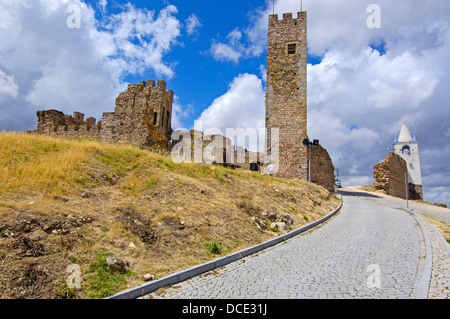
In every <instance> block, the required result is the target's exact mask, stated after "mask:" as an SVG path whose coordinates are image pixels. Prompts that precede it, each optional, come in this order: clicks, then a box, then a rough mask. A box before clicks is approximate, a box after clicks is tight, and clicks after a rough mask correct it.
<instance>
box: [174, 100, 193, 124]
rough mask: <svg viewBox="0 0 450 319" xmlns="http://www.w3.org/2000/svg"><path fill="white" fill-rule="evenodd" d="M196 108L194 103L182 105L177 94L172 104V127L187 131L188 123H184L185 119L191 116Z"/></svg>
mask: <svg viewBox="0 0 450 319" xmlns="http://www.w3.org/2000/svg"><path fill="white" fill-rule="evenodd" d="M193 111H194V109H193V107H192V105H189V104H188V105H181V103H180V98H179V97H178V96H177V95H175V96H174V99H173V105H172V128H173V130H174V131H177V130H180V131H185V130H188V129H187V128H186V126H187V125H185V124H184V120H186V119H187V118H189V117H190V116H191V115H192V113H193Z"/></svg>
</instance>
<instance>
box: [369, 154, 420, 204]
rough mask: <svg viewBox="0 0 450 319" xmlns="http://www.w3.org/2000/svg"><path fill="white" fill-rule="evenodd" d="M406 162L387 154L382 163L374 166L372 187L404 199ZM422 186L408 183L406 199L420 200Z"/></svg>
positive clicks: (394, 155) (395, 155)
mask: <svg viewBox="0 0 450 319" xmlns="http://www.w3.org/2000/svg"><path fill="white" fill-rule="evenodd" d="M405 174H407V167H406V161H405V160H404V159H403V158H401V157H400V156H399V155H397V154H394V153H389V155H388V156H386V159H385V160H384V162H382V163H379V164H375V165H374V177H375V182H374V187H375V188H376V189H378V190H382V191H384V192H385V193H386V194H388V195H391V196H395V197H399V198H403V199H406V178H405ZM421 188H422V186H421V185H414V184H412V183H408V198H409V199H422V189H421Z"/></svg>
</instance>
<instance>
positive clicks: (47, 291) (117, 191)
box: [0, 132, 339, 298]
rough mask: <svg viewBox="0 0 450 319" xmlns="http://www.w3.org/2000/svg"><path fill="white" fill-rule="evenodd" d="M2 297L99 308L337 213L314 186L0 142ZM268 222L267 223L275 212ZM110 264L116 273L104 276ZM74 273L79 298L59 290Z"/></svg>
mask: <svg viewBox="0 0 450 319" xmlns="http://www.w3.org/2000/svg"><path fill="white" fill-rule="evenodd" d="M0 169H1V180H0V298H104V297H108V296H110V295H113V294H115V293H116V292H119V291H121V290H124V289H127V288H130V287H134V286H137V285H140V284H142V283H143V282H144V279H143V276H144V275H145V274H151V275H153V276H154V277H155V278H162V277H164V276H166V275H168V274H170V273H173V272H176V271H179V270H182V269H186V268H190V267H192V266H194V265H197V264H201V263H204V262H206V261H208V260H212V259H216V258H218V257H220V256H224V255H227V254H230V253H232V252H235V251H239V250H242V249H244V248H247V247H250V246H253V245H256V244H259V243H261V242H264V241H267V240H269V239H271V238H273V237H274V236H278V235H279V234H280V233H282V230H280V229H277V228H276V227H274V225H273V222H275V221H284V222H286V224H287V225H289V224H291V225H290V226H289V227H291V229H295V228H299V227H301V226H303V225H306V224H309V223H311V222H313V221H315V220H318V219H320V218H322V217H323V216H325V215H327V214H328V213H330V212H331V211H333V210H334V209H335V208H336V207H338V205H339V201H338V200H337V199H336V198H335V197H334V196H332V195H331V194H330V193H329V192H328V191H327V190H325V189H324V188H322V187H320V186H317V185H315V184H310V183H308V182H307V181H303V180H300V179H289V180H288V179H280V178H271V177H268V176H262V175H260V174H259V173H252V172H246V171H237V170H232V169H230V168H225V167H223V166H219V165H206V164H186V163H181V164H176V163H174V162H173V161H172V160H171V159H170V157H168V156H164V155H162V154H157V153H152V152H150V151H147V150H143V149H139V148H135V147H131V146H119V145H111V144H106V143H99V142H93V141H83V140H64V139H57V138H51V137H44V136H35V135H30V134H27V133H6V132H3V133H0ZM274 213H276V217H275V214H274ZM108 256H114V257H117V258H119V259H120V260H122V261H124V262H125V263H126V272H124V273H120V272H115V271H111V270H109V269H108V268H107V267H106V264H105V261H106V258H107V257H108ZM72 264H75V265H78V266H79V267H80V270H81V289H77V290H72V289H69V288H68V287H67V284H66V279H67V277H68V275H69V274H68V273H67V267H68V266H69V265H72Z"/></svg>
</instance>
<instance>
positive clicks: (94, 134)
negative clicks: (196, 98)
mask: <svg viewBox="0 0 450 319" xmlns="http://www.w3.org/2000/svg"><path fill="white" fill-rule="evenodd" d="M172 103H173V92H172V91H171V90H169V91H166V83H165V82H164V81H158V84H157V86H155V81H146V82H141V83H139V84H130V85H128V90H127V91H126V92H123V93H121V94H120V95H119V96H118V97H117V99H116V107H115V110H114V112H106V113H103V115H102V120H101V121H99V122H98V123H96V119H95V118H92V117H89V118H87V119H86V121H85V120H84V114H82V113H79V112H75V113H74V114H73V116H70V115H65V114H63V113H62V112H60V111H57V110H47V111H38V112H37V117H38V124H37V130H36V131H35V132H36V133H38V134H45V135H50V136H55V137H63V138H84V139H90V140H100V141H103V142H108V143H118V144H131V145H135V146H139V147H145V148H159V149H165V150H167V149H169V147H170V145H169V140H170V137H171V133H172V129H171V124H172V123H171V119H172Z"/></svg>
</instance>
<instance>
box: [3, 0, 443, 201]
mask: <svg viewBox="0 0 450 319" xmlns="http://www.w3.org/2000/svg"><path fill="white" fill-rule="evenodd" d="M71 4H72V5H76V6H78V7H79V8H80V13H81V25H80V28H69V27H68V26H67V23H66V22H67V19H68V17H69V16H70V12H67V9H68V7H69V6H70V5H71ZM370 4H377V5H378V6H379V8H380V19H381V20H380V28H369V27H368V25H367V19H368V18H369V16H370V14H371V13H370V12H368V11H367V8H368V6H369V5H370ZM299 8H300V1H299V0H276V2H275V12H276V13H278V14H279V15H280V16H281V14H282V13H285V12H293V13H294V17H295V16H296V12H297V11H299ZM303 9H304V10H306V11H307V12H308V52H309V55H308V62H309V65H308V134H309V137H310V138H311V139H320V141H321V144H322V145H323V146H324V147H325V148H326V149H327V150H328V151H329V153H330V155H331V157H332V159H333V162H334V165H335V166H336V167H339V168H340V169H341V171H342V176H341V177H342V179H343V182H344V184H346V185H366V184H371V183H372V182H373V176H372V173H373V164H375V163H378V162H381V161H382V160H383V159H384V157H385V156H386V155H387V148H388V147H392V143H393V140H394V137H395V135H397V134H398V133H399V131H400V128H401V125H402V123H403V122H406V123H407V124H408V127H409V129H410V131H411V133H412V134H414V133H416V134H417V137H418V139H419V145H420V150H421V155H422V158H421V162H422V175H423V183H424V192H425V199H427V200H429V201H434V202H446V203H448V204H450V165H449V159H450V143H449V137H450V108H449V107H448V101H449V100H450V91H449V90H448V87H450V78H449V76H448V74H450V64H449V63H448V58H449V52H450V23H449V21H450V19H449V18H450V1H448V0H397V1H394V0H340V1H335V0H303ZM270 13H272V2H271V1H268V0H267V1H266V0H257V1H255V0H252V1H245V0H240V1H237V0H229V1H214V0H213V1H203V0H190V1H181V0H171V1H170V0H147V1H132V2H128V1H119V0H85V1H83V0H22V1H13V0H1V1H0V130H3V129H6V130H16V131H23V130H32V129H34V128H35V127H36V122H37V118H36V111H37V110H42V109H50V108H56V109H58V110H61V111H63V112H65V113H67V114H71V113H73V112H74V111H80V112H83V113H85V114H86V116H93V117H96V118H97V119H100V118H101V114H102V112H110V111H113V110H114V101H115V98H116V97H117V95H118V94H119V93H120V92H122V91H124V90H125V89H126V85H127V84H128V83H137V82H140V81H143V80H151V79H153V80H160V79H162V80H165V81H166V82H167V87H168V89H172V90H173V91H174V93H175V96H176V99H175V103H174V119H173V127H174V128H188V129H190V128H192V127H193V125H194V121H196V120H202V123H203V125H204V128H208V127H216V128H219V129H221V130H223V131H224V129H225V128H226V127H235V128H244V129H246V128H251V127H254V128H260V127H264V114H265V106H264V97H265V67H266V45H267V19H268V14H270ZM384 151H385V153H384Z"/></svg>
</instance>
